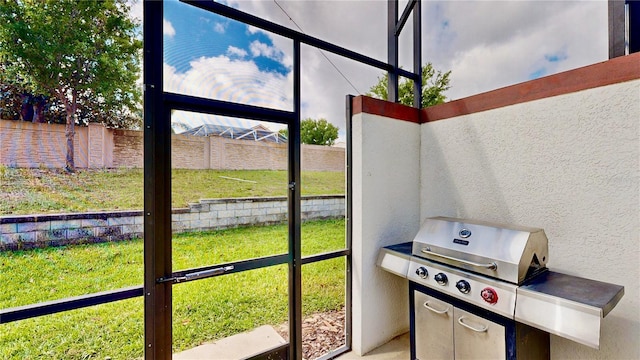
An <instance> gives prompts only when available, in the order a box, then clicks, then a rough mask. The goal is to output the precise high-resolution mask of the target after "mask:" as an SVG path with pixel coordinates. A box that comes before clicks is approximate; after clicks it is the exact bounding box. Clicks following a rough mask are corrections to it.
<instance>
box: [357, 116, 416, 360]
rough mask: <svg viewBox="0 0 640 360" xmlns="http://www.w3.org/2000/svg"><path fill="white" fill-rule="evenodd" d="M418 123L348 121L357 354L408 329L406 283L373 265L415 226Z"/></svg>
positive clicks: (377, 118)
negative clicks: (384, 248)
mask: <svg viewBox="0 0 640 360" xmlns="http://www.w3.org/2000/svg"><path fill="white" fill-rule="evenodd" d="M419 147H420V125H418V124H416V123H410V122H406V121H401V120H394V119H389V118H384V117H380V116H376V115H370V114H358V115H355V116H353V118H352V161H353V165H352V166H353V178H352V187H353V200H352V201H353V208H352V209H353V216H352V217H353V233H352V236H353V237H352V239H353V244H352V255H353V256H352V260H353V292H352V294H353V306H352V308H353V334H352V340H353V341H352V348H353V351H354V352H355V353H357V354H359V355H362V354H364V353H367V352H369V351H371V350H373V349H374V348H376V347H378V346H379V345H382V344H384V343H386V342H387V341H389V340H390V339H392V338H393V337H394V336H396V335H399V334H402V333H405V332H406V331H408V330H409V307H408V304H409V300H408V291H409V290H408V288H407V280H406V279H402V278H400V277H398V276H395V275H392V274H390V273H388V272H386V271H384V270H381V269H380V268H378V267H377V266H376V259H377V255H378V251H379V250H380V248H381V247H383V246H386V245H391V244H397V243H400V242H406V241H411V240H413V237H414V236H415V234H416V233H417V231H418V228H419V214H420V202H419V201H420V199H419V197H418V194H419V191H420V181H419V176H420V172H419V169H418V166H419V163H420V159H419V156H420V154H419V153H418V151H417V149H419Z"/></svg>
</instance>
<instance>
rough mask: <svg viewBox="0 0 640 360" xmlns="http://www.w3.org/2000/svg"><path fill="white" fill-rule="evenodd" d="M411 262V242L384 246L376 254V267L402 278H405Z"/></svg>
mask: <svg viewBox="0 0 640 360" xmlns="http://www.w3.org/2000/svg"><path fill="white" fill-rule="evenodd" d="M410 262H411V242H407V243H402V244H395V245H390V246H385V247H383V248H382V249H380V252H379V253H378V260H377V261H376V265H378V266H379V267H381V268H382V269H384V270H386V271H388V272H390V273H392V274H394V275H398V276H400V277H403V278H405V279H406V278H407V274H408V271H409V264H410Z"/></svg>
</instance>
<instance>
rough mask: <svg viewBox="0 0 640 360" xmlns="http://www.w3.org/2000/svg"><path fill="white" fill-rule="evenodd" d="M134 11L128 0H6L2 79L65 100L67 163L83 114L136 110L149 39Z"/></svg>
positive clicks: (1, 24)
mask: <svg viewBox="0 0 640 360" xmlns="http://www.w3.org/2000/svg"><path fill="white" fill-rule="evenodd" d="M128 11H129V5H128V2H127V0H103V1H76V0H22V1H17V0H1V1H0V63H2V64H3V67H4V70H5V71H3V73H2V79H1V80H2V82H3V83H9V84H15V85H17V86H18V87H20V88H24V89H26V90H27V91H28V92H29V93H30V94H31V95H32V96H34V97H38V96H43V97H52V98H55V99H56V100H57V101H59V102H60V104H61V105H62V106H61V107H62V108H63V109H64V112H65V123H66V129H65V135H66V139H67V141H66V142H67V146H66V149H67V151H66V159H65V164H66V165H65V167H66V169H67V170H68V171H74V170H75V161H74V149H73V138H74V135H75V125H76V123H80V122H81V120H80V119H79V115H87V112H86V110H87V109H92V110H91V111H90V112H92V115H95V116H98V115H101V116H106V115H110V116H111V115H122V116H130V117H135V116H137V115H136V114H137V113H138V109H139V104H140V97H141V94H140V89H139V88H138V86H137V85H136V80H137V79H138V77H139V72H140V50H141V48H142V41H141V40H140V39H138V38H137V32H138V31H139V30H138V25H137V24H136V23H135V22H134V21H133V20H132V19H131V18H130V17H129V16H128ZM87 103H91V106H87V105H86V104H87ZM79 105H80V107H83V108H84V109H85V113H84V114H83V113H81V112H79V111H78V108H79Z"/></svg>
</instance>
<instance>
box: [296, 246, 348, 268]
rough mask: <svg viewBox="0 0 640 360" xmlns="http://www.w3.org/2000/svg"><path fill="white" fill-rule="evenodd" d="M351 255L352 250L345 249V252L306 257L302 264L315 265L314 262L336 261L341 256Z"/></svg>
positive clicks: (339, 251)
mask: <svg viewBox="0 0 640 360" xmlns="http://www.w3.org/2000/svg"><path fill="white" fill-rule="evenodd" d="M350 254H351V250H349V249H343V250H337V251H331V252H326V253H322V254H318V255H310V256H306V257H303V258H302V260H301V262H302V264H303V265H304V264H309V263H314V262H318V261H323V260H330V259H335V258H338V257H341V256H348V255H350Z"/></svg>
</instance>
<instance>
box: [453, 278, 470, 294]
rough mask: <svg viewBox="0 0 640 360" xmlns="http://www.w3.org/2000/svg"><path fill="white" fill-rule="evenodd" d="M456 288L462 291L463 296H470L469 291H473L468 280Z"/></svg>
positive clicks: (461, 282)
mask: <svg viewBox="0 0 640 360" xmlns="http://www.w3.org/2000/svg"><path fill="white" fill-rule="evenodd" d="M456 287H457V288H458V290H460V292H461V293H463V294H468V293H469V291H471V285H469V282H468V281H467V280H460V281H458V282H457V283H456Z"/></svg>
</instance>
